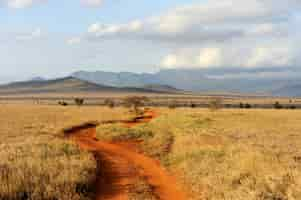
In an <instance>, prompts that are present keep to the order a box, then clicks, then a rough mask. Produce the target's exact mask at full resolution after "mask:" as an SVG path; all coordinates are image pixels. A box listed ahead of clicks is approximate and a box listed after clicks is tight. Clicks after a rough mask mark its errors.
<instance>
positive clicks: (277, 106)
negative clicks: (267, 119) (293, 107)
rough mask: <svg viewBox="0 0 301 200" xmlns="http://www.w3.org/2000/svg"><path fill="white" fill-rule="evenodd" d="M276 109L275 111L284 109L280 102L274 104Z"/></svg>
mask: <svg viewBox="0 0 301 200" xmlns="http://www.w3.org/2000/svg"><path fill="white" fill-rule="evenodd" d="M274 108H275V109H282V108H283V106H282V105H281V104H280V103H279V102H278V101H276V102H275V104H274Z"/></svg>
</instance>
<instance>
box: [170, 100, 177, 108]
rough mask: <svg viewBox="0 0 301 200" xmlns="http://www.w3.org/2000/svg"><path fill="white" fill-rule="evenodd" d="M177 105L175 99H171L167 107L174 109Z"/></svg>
mask: <svg viewBox="0 0 301 200" xmlns="http://www.w3.org/2000/svg"><path fill="white" fill-rule="evenodd" d="M177 107H178V105H177V102H176V101H172V102H169V103H168V108H169V109H175V108H177Z"/></svg>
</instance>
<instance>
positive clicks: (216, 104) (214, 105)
mask: <svg viewBox="0 0 301 200" xmlns="http://www.w3.org/2000/svg"><path fill="white" fill-rule="evenodd" d="M222 107H223V100H222V98H220V97H215V98H212V99H210V101H209V108H210V110H211V111H217V110H219V109H221V108H222Z"/></svg>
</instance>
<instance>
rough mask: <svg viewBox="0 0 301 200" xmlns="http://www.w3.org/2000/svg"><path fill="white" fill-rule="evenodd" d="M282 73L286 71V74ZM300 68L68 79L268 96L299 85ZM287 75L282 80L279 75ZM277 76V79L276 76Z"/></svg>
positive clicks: (98, 73)
mask: <svg viewBox="0 0 301 200" xmlns="http://www.w3.org/2000/svg"><path fill="white" fill-rule="evenodd" d="M285 70H289V71H288V72H287V71H285ZM300 73H301V70H300V68H297V67H296V68H292V69H287V68H255V69H248V68H247V69H243V68H210V69H166V70H161V71H159V72H157V73H141V74H138V73H130V72H121V73H114V72H103V71H96V72H86V71H79V72H76V73H73V74H72V76H74V77H77V78H80V79H82V80H87V81H91V82H93V83H97V84H105V85H110V86H115V87H125V86H126V87H139V88H143V87H144V86H152V85H161V86H164V85H167V86H169V87H172V88H178V89H181V90H185V91H194V92H234V93H246V94H250V93H259V94H266V95H271V94H274V91H276V90H278V89H280V88H283V87H285V86H287V85H293V84H295V85H298V84H301V78H299V77H298V76H297V74H300ZM283 74H284V75H285V74H289V75H290V76H288V77H285V76H282V75H283ZM279 75H280V76H279Z"/></svg>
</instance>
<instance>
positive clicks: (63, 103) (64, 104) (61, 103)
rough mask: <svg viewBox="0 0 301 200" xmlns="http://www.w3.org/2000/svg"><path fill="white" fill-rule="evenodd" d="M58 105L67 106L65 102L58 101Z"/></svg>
mask: <svg viewBox="0 0 301 200" xmlns="http://www.w3.org/2000/svg"><path fill="white" fill-rule="evenodd" d="M58 104H59V105H61V106H68V103H67V102H65V101H59V103H58Z"/></svg>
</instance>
